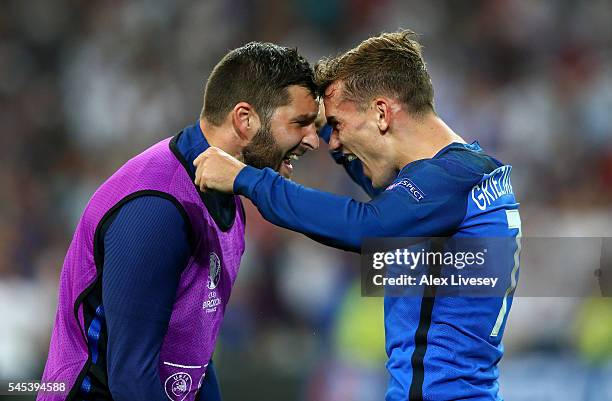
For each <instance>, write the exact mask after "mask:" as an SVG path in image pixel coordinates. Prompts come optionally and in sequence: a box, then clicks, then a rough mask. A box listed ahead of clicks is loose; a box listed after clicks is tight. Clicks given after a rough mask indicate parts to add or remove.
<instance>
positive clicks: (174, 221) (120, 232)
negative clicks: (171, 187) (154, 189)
mask: <svg viewBox="0 0 612 401" xmlns="http://www.w3.org/2000/svg"><path fill="white" fill-rule="evenodd" d="M106 227H107V229H106V230H105V234H107V235H112V236H114V237H125V236H129V237H134V236H137V237H146V236H147V235H148V234H150V233H151V232H163V233H166V234H167V235H168V238H170V239H172V238H176V236H179V238H182V237H185V238H187V237H189V236H190V224H189V220H188V217H187V215H186V213H185V211H184V210H183V207H182V206H181V205H180V204H179V203H178V201H176V200H175V199H173V198H172V197H171V196H163V194H161V193H160V194H146V195H144V194H143V195H141V196H137V197H135V198H133V199H129V200H127V201H126V202H124V203H123V204H119V205H118V207H117V209H116V210H115V211H114V212H113V213H112V214H111V215H110V216H109V219H108V223H107V224H106Z"/></svg>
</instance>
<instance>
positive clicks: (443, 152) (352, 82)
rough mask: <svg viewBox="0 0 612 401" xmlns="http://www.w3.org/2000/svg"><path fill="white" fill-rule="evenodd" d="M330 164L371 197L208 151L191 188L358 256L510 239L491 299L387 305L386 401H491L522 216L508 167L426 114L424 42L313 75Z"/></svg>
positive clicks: (399, 36)
mask: <svg viewBox="0 0 612 401" xmlns="http://www.w3.org/2000/svg"><path fill="white" fill-rule="evenodd" d="M315 79H316V81H317V83H318V85H320V91H321V93H322V95H323V99H324V104H325V114H326V118H327V123H328V127H326V128H324V129H323V130H322V133H321V136H322V137H323V138H324V139H325V140H326V141H328V142H329V145H330V149H331V150H332V154H333V155H334V158H335V159H336V161H337V162H338V163H340V164H342V165H343V166H344V168H345V169H346V171H347V172H348V174H349V175H350V177H351V178H352V179H353V180H354V181H355V182H356V183H357V184H359V185H360V186H361V187H362V188H363V189H364V190H365V191H366V192H367V193H368V194H369V195H370V196H371V197H372V200H371V201H370V202H358V201H356V200H354V199H351V198H349V197H344V196H338V195H334V194H330V193H326V192H321V191H317V190H314V189H310V188H305V187H302V186H300V185H298V184H295V183H293V182H291V181H289V180H286V179H284V178H283V177H281V176H279V175H278V174H277V173H276V172H274V171H272V170H270V169H257V168H253V167H250V166H245V165H244V164H243V163H241V162H239V161H237V160H235V159H234V158H232V157H231V156H229V155H227V154H225V153H224V152H222V151H220V150H219V149H215V148H211V149H209V150H207V151H206V152H204V153H203V154H202V155H200V156H199V157H198V158H197V159H196V161H195V162H194V164H195V165H197V167H198V168H197V171H196V184H198V185H199V186H200V187H201V188H202V189H203V190H207V189H215V190H220V191H224V192H234V193H237V194H242V195H244V196H246V197H248V198H249V199H251V200H252V201H253V203H254V204H255V205H256V206H257V207H258V209H259V211H260V212H261V213H262V215H263V216H264V217H265V218H266V219H267V220H268V221H270V222H272V223H273V224H276V225H279V226H281V227H285V228H288V229H291V230H294V231H298V232H301V233H304V234H306V235H308V236H309V237H311V238H313V239H314V240H316V241H318V242H321V243H323V244H326V245H329V246H333V247H336V248H340V249H345V250H349V251H354V252H359V251H360V249H361V247H362V245H363V239H364V238H365V237H447V238H452V239H458V238H484V239H486V238H494V237H501V238H506V239H510V242H511V243H512V249H511V252H510V253H508V254H505V255H506V256H505V257H503V258H501V257H500V258H497V259H496V260H494V261H493V264H494V265H495V270H496V272H497V274H498V275H499V276H503V278H504V279H503V280H502V281H503V282H504V283H505V284H504V285H505V287H504V288H503V289H502V290H501V292H498V293H496V294H495V296H490V297H436V296H435V286H433V289H434V291H433V292H431V289H432V288H431V287H427V288H425V289H424V290H423V291H425V290H428V291H430V292H428V293H427V296H423V295H425V293H423V295H422V296H419V297H414V296H406V297H390V296H387V297H385V336H386V350H387V354H388V357H389V361H388V363H387V369H388V371H389V374H390V380H389V385H388V389H387V393H386V400H388V401H395V400H407V399H409V400H423V399H426V400H436V401H442V400H468V399H469V400H500V399H501V397H500V395H499V394H498V382H497V378H498V369H497V364H498V362H499V361H500V359H501V357H502V355H503V346H502V344H501V339H502V335H503V332H504V327H505V323H506V320H507V316H508V311H509V309H510V306H511V303H512V294H513V291H514V287H515V285H516V279H517V274H518V253H519V250H520V246H519V242H518V238H519V237H520V217H519V214H518V203H517V202H516V200H515V198H514V194H513V191H512V186H511V183H510V172H511V166H508V165H504V164H502V163H501V162H499V161H497V160H496V159H494V158H492V157H491V156H488V155H487V154H486V153H484V151H483V150H482V149H481V148H480V146H479V145H478V143H476V142H474V143H471V144H468V143H466V142H465V141H464V140H463V139H462V138H461V137H460V136H459V135H457V134H456V133H455V132H453V131H452V129H451V128H449V127H448V126H447V125H446V124H445V123H444V121H442V119H441V118H440V117H439V116H438V115H437V114H436V113H435V109H434V102H433V88H432V84H431V80H430V76H429V74H428V72H427V69H426V66H425V62H424V60H423V58H422V55H421V46H420V45H419V43H418V42H416V41H415V40H414V36H413V33H412V32H410V31H400V32H395V33H385V34H382V35H380V36H378V37H373V38H370V39H367V40H365V41H364V42H362V43H361V44H360V45H359V46H357V47H356V48H354V49H352V50H350V51H348V52H346V53H344V54H342V55H340V56H338V57H336V58H333V59H330V60H323V61H322V62H320V63H319V64H318V65H317V67H316V68H315Z"/></svg>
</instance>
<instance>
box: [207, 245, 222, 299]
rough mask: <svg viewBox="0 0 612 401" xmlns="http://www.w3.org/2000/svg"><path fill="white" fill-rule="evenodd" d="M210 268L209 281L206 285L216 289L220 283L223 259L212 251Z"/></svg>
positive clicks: (210, 288)
mask: <svg viewBox="0 0 612 401" xmlns="http://www.w3.org/2000/svg"><path fill="white" fill-rule="evenodd" d="M209 266H210V267H209V269H208V283H207V284H206V286H207V287H208V289H209V290H214V289H215V288H217V285H218V284H219V279H221V260H219V257H218V256H217V254H216V253H214V252H211V253H210V265H209Z"/></svg>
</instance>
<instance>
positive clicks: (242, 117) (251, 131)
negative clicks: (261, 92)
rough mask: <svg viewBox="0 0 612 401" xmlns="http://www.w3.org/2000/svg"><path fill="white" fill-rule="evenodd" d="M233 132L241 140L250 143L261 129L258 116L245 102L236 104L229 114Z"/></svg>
mask: <svg viewBox="0 0 612 401" xmlns="http://www.w3.org/2000/svg"><path fill="white" fill-rule="evenodd" d="M231 117H232V124H233V125H234V130H235V131H236V134H237V135H238V136H239V137H240V139H241V140H243V141H245V142H250V141H251V139H253V136H254V135H255V134H256V133H257V131H258V130H259V128H260V127H261V120H260V119H259V115H258V114H257V113H256V112H255V109H254V108H253V106H251V105H250V104H249V103H247V102H240V103H237V104H236V105H235V106H234V108H233V109H232V113H231Z"/></svg>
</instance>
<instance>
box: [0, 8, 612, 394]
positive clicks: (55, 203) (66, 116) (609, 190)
mask: <svg viewBox="0 0 612 401" xmlns="http://www.w3.org/2000/svg"><path fill="white" fill-rule="evenodd" d="M610 21H612V3H611V2H610V1H607V0H585V1H571V0H542V1H530V0H517V1H509V0H491V1H461V2H458V1H448V2H444V1H439V0H435V1H426V2H425V1H416V0H413V1H399V0H379V1H373V0H329V1H326V0H293V1H289V2H286V1H281V0H269V1H256V0H235V1H223V0H205V1H195V0H179V1H173V0H158V1H145V0H134V1H127V0H106V1H101V0H91V1H87V2H82V1H76V0H54V1H48V0H28V1H20V0H12V1H10V0H9V1H3V2H0V127H1V130H2V133H1V135H0V161H1V162H0V163H1V168H0V204H1V205H2V206H1V209H0V380H2V379H16V378H38V377H40V374H41V371H42V366H43V363H44V360H45V358H46V353H47V347H48V341H49V335H50V327H51V324H52V322H53V318H54V315H55V302H56V300H55V298H56V287H57V281H58V277H59V270H60V268H61V265H62V260H63V257H64V253H65V251H66V249H67V247H68V244H69V242H70V239H71V236H72V232H73V230H74V227H75V225H76V222H77V221H78V218H79V217H80V213H81V212H82V210H83V207H84V205H85V203H86V202H87V200H88V198H89V196H90V195H91V194H92V192H93V191H94V190H95V188H96V187H97V186H98V185H99V184H100V183H101V182H102V181H103V180H104V179H105V178H106V177H107V176H109V175H110V174H111V173H112V172H113V171H114V170H115V169H117V168H118V167H119V166H120V165H121V164H122V163H123V162H124V161H126V160H127V159H128V158H130V157H131V156H133V155H135V154H137V153H139V152H140V151H142V150H143V149H145V148H146V147H148V146H149V145H150V144H152V143H154V142H157V141H158V140H160V139H162V138H165V137H168V136H171V135H173V134H174V133H176V132H177V131H178V130H180V129H181V128H182V127H184V126H186V125H188V124H190V123H193V122H194V121H196V119H197V118H198V115H199V111H200V107H201V102H202V99H201V98H202V89H203V85H204V82H205V79H206V77H207V74H208V73H209V72H210V70H211V68H212V67H213V66H214V64H215V63H216V62H217V61H218V60H219V59H220V57H222V56H223V55H224V54H225V53H226V52H227V51H228V50H229V49H232V48H234V47H236V46H239V45H241V44H243V43H245V42H248V41H251V40H262V41H272V42H275V43H279V44H283V45H288V46H297V47H298V49H299V50H300V51H301V52H302V53H303V54H304V55H305V56H306V57H307V58H308V59H309V60H310V61H311V62H315V61H316V60H317V59H319V58H320V57H323V56H326V55H331V54H335V53H337V52H339V51H340V50H343V49H346V48H349V47H352V46H354V45H356V44H357V43H358V42H359V41H361V40H363V39H365V38H367V37H368V36H371V35H373V34H377V33H380V32H381V31H384V30H387V31H389V30H395V29H397V28H399V27H405V28H411V29H413V30H415V31H416V32H419V33H420V34H421V35H422V36H421V40H422V42H423V43H424V45H425V58H426V60H427V61H428V66H429V69H430V72H431V74H432V77H433V83H434V88H435V90H436V101H437V111H438V113H439V114H440V115H441V116H442V118H444V119H445V120H446V121H447V122H448V123H449V125H450V126H451V127H453V128H454V129H455V130H456V131H457V132H458V133H460V134H461V135H463V136H464V137H465V138H466V139H468V140H479V141H480V143H481V145H482V146H483V148H484V149H485V150H487V151H488V152H489V153H491V154H493V155H496V156H497V157H498V158H500V159H502V160H504V161H505V162H508V163H510V164H512V165H514V178H513V180H514V187H515V191H516V193H517V196H518V199H519V201H521V203H522V204H523V208H522V212H521V213H522V216H523V227H524V235H526V236H529V235H543V236H546V235H549V236H612V235H611V233H612V207H611V204H612V117H611V113H612V24H610ZM322 149H323V150H324V149H325V147H324V146H322ZM296 170H297V174H296V177H295V180H296V181H298V182H300V183H303V184H305V185H308V186H314V187H317V188H321V189H325V190H329V191H334V192H339V193H344V194H351V195H353V196H356V197H359V198H360V199H363V198H362V195H361V194H359V193H358V192H356V189H355V187H354V186H353V185H351V183H350V182H349V180H348V179H347V178H346V177H345V175H344V173H343V171H342V169H340V168H337V167H336V166H334V165H333V163H332V162H331V160H330V158H329V156H328V155H327V152H325V151H322V152H315V153H313V154H310V155H309V156H306V157H304V158H303V159H302V160H301V161H300V162H299V163H298V165H297V168H296ZM245 204H246V205H247V209H248V219H247V222H248V223H247V231H248V234H247V244H248V248H247V252H246V255H245V259H244V262H243V265H242V268H241V275H240V277H239V279H238V281H237V287H236V289H235V290H234V293H233V296H232V300H231V302H230V307H229V310H228V313H227V315H226V320H225V323H224V327H223V332H222V338H221V340H220V343H219V346H218V350H217V352H216V356H215V358H216V360H217V362H216V363H217V365H218V369H219V375H220V379H221V385H222V390H223V391H224V393H225V395H226V398H227V399H228V400H230V401H231V400H258V399H269V400H304V401H315V400H322V401H336V400H338V401H352V400H353V401H371V400H377V399H381V397H382V396H381V394H382V393H383V392H384V387H385V381H386V376H385V372H384V369H383V367H384V361H385V355H384V349H383V337H382V336H383V327H382V310H381V308H382V300H381V299H364V298H361V297H360V293H359V291H360V287H359V259H358V258H357V257H356V256H354V255H348V254H346V253H342V252H339V251H335V250H331V249H327V248H324V247H322V246H319V245H317V244H314V243H311V242H310V241H309V240H307V239H305V238H304V237H301V236H299V235H296V234H294V233H291V232H288V231H286V230H282V229H278V228H275V227H273V226H271V225H270V224H268V223H266V222H265V221H263V220H262V218H261V217H260V216H259V215H258V213H257V211H256V210H255V209H254V208H253V207H252V205H250V203H249V202H248V201H246V202H245ZM321 213H334V211H333V210H322V211H321ZM611 339H612V306H611V304H610V302H607V301H606V300H605V299H591V300H585V299H578V298H518V299H516V300H515V305H514V308H513V310H512V312H511V314H510V323H509V327H508V330H507V332H506V337H505V344H506V351H507V358H506V360H505V361H504V362H503V364H502V391H503V393H504V394H505V397H506V399H508V400H510V401H513V400H530V401H537V400H542V401H543V400H552V399H554V400H589V399H593V400H605V399H611V400H612V380H611V379H612V364H611V363H610V361H611V360H612V345H610V344H611V343H612V340H611ZM553 366H554V367H553ZM0 398H1V396H0Z"/></svg>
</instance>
